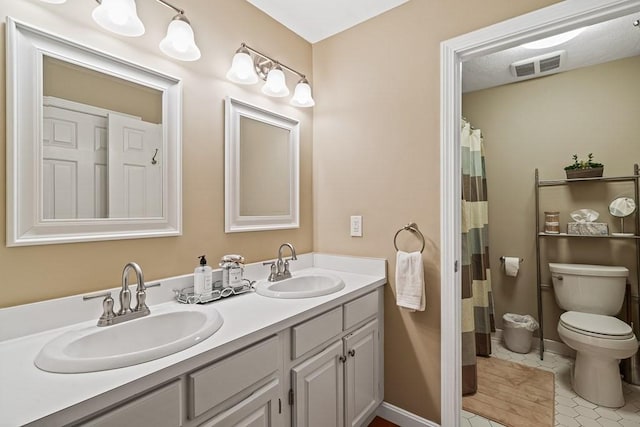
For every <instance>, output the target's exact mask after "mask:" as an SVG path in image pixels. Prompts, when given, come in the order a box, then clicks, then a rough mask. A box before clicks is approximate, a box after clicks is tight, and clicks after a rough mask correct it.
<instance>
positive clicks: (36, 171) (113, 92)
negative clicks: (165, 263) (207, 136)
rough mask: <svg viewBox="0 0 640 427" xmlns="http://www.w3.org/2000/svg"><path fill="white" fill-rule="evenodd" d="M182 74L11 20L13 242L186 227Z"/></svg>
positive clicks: (174, 231)
mask: <svg viewBox="0 0 640 427" xmlns="http://www.w3.org/2000/svg"><path fill="white" fill-rule="evenodd" d="M181 109H182V84H181V82H180V80H179V79H177V78H175V77H171V76H168V75H166V74H163V73H160V72H157V71H154V70H151V69H148V68H146V67H142V66H140V65H136V64H134V63H131V62H128V61H125V60H122V59H120V58H116V57H114V56H111V55H109V54H107V53H104V52H101V51H98V50H95V49H92V48H89V47H87V46H83V45H81V44H78V43H76V42H73V41H70V40H67V39H64V38H62V37H59V36H56V35H53V34H49V33H47V32H44V31H42V30H40V29H37V28H35V27H32V26H29V25H27V24H25V23H22V22H19V21H16V20H14V19H13V18H10V17H8V18H7V246H23V245H41V244H53V243H70V242H82V241H95V240H114V239H133V238H143V237H161V236H175V235H180V234H181V229H182V221H181V114H182V113H181Z"/></svg>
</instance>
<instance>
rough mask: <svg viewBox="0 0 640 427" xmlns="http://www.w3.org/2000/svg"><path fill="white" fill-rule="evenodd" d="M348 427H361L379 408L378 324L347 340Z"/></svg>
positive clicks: (365, 327)
mask: <svg viewBox="0 0 640 427" xmlns="http://www.w3.org/2000/svg"><path fill="white" fill-rule="evenodd" d="M344 343H345V354H346V356H347V362H346V370H345V393H346V396H345V397H346V399H345V405H346V425H347V426H348V427H351V426H359V425H361V424H362V422H363V421H364V420H365V418H366V417H367V416H368V415H369V414H370V413H371V411H372V410H373V409H374V408H375V407H376V406H377V405H378V399H379V395H380V394H379V377H380V371H379V364H378V357H379V348H378V321H377V320H374V321H372V322H370V323H367V324H366V325H365V326H363V327H362V328H360V329H358V330H357V331H355V332H354V333H353V334H351V335H348V336H346V337H345V338H344Z"/></svg>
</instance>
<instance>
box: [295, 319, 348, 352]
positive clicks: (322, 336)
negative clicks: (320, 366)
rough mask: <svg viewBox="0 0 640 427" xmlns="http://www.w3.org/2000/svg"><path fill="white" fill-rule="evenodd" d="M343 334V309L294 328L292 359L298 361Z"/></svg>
mask: <svg viewBox="0 0 640 427" xmlns="http://www.w3.org/2000/svg"><path fill="white" fill-rule="evenodd" d="M341 332H342V307H338V308H335V309H333V310H331V311H329V312H327V313H324V314H321V315H320V316H318V317H314V318H313V319H311V320H307V321H306V322H304V323H301V324H299V325H298V326H294V327H293V328H292V331H291V341H292V342H291V358H292V359H296V358H298V357H300V356H302V355H303V354H305V353H306V352H307V351H309V350H311V349H312V348H314V347H317V346H319V345H320V344H322V343H323V342H326V341H328V340H330V339H331V338H333V337H335V336H336V335H338V334H339V333H341Z"/></svg>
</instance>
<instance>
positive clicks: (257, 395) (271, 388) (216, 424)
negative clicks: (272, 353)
mask: <svg viewBox="0 0 640 427" xmlns="http://www.w3.org/2000/svg"><path fill="white" fill-rule="evenodd" d="M279 397H280V382H279V381H278V379H277V378H276V379H273V380H272V381H270V382H269V383H268V384H266V385H265V386H263V387H261V388H260V389H258V390H256V391H255V392H254V393H252V394H251V395H250V396H249V397H247V398H246V399H244V400H242V401H240V402H239V403H237V404H236V405H234V406H233V407H231V408H229V409H228V410H226V411H224V412H222V413H221V414H219V415H217V416H215V417H213V418H211V419H210V420H208V421H205V422H204V423H202V424H200V427H233V426H242V427H275V426H281V425H282V417H277V416H276V414H278V412H279V405H280V404H281V403H279Z"/></svg>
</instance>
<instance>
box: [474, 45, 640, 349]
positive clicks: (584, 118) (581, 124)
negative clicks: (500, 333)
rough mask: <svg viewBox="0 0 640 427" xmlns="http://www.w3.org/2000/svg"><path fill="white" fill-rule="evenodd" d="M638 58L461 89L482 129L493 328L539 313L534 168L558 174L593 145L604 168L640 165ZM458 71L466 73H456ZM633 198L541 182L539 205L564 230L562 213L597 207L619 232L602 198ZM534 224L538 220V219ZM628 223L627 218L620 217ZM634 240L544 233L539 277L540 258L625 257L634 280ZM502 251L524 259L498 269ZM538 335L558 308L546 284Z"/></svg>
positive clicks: (613, 186)
mask: <svg viewBox="0 0 640 427" xmlns="http://www.w3.org/2000/svg"><path fill="white" fill-rule="evenodd" d="M639 75H640V56H636V57H632V58H628V59H623V60H619V61H614V62H609V63H606V64H601V65H597V66H592V67H587V68H582V69H579V70H574V71H569V72H566V73H560V74H556V75H552V76H548V77H544V78H540V79H535V80H529V81H525V82H520V83H516V84H511V85H506V86H501V87H497V88H493V89H486V90H481V91H477V92H472V93H469V94H466V95H465V96H463V113H464V115H465V116H466V117H467V118H468V119H469V120H470V121H471V122H472V123H473V125H474V126H476V127H478V128H480V129H482V133H483V136H484V141H485V149H486V170H487V185H488V188H489V226H490V230H489V233H490V235H489V241H490V248H491V253H490V255H491V266H492V278H493V292H494V299H495V307H496V318H497V319H498V322H497V323H498V327H501V325H502V315H503V314H504V313H505V312H512V313H520V314H532V315H534V316H535V317H537V304H536V252H535V247H536V246H535V245H536V243H535V237H534V235H535V228H534V227H535V222H534V212H535V204H534V203H535V199H534V197H535V192H534V169H535V168H538V169H539V171H540V176H541V179H554V178H563V177H564V170H563V167H564V166H566V165H568V164H570V163H572V160H571V156H572V154H574V153H577V154H578V156H579V157H581V158H585V157H586V156H587V154H588V153H590V152H593V153H594V156H595V158H596V160H597V161H599V162H601V163H604V165H605V168H604V173H605V175H606V176H615V175H632V174H633V164H634V163H640V145H639V144H638V133H637V129H638V128H637V123H638V118H639V117H640V102H638V99H640V85H638V76H639ZM463 78H464V76H463ZM619 195H628V196H631V197H632V196H633V183H632V182H628V183H600V184H582V185H579V186H577V185H575V186H572V187H548V188H543V189H542V190H541V199H540V201H541V207H540V210H541V211H545V210H558V211H560V223H561V228H562V231H563V232H566V224H567V222H568V221H569V220H570V219H571V218H570V216H569V214H570V212H572V211H574V210H576V209H581V208H590V209H595V210H596V211H598V212H599V213H600V218H599V219H598V222H607V223H609V226H610V229H611V231H620V230H619V227H620V226H619V220H618V219H616V218H614V217H612V216H611V215H609V211H608V208H607V206H608V204H609V202H611V200H613V199H614V198H616V197H618V196H619ZM540 221H541V223H542V222H543V221H544V218H543V217H542V216H541V217H540ZM625 224H626V227H627V228H628V229H632V227H633V224H634V217H633V216H632V217H630V218H627V219H626V222H625ZM634 246H635V244H634V242H633V241H630V240H624V241H621V240H600V239H598V240H585V239H573V240H568V239H559V240H558V239H551V238H547V239H545V240H544V241H543V246H542V249H543V256H544V258H542V259H541V260H542V271H543V283H549V281H550V277H549V272H548V268H547V266H546V263H547V262H575V263H587V264H605V265H624V266H626V267H627V268H629V269H630V270H631V277H630V281H631V283H632V284H633V286H632V289H634V292H633V293H634V294H636V292H635V288H636V283H637V279H636V274H635V272H636V262H635V250H634ZM502 255H507V256H518V257H521V258H524V260H525V261H524V263H523V264H522V268H521V270H520V273H519V274H518V277H516V278H510V277H506V276H505V275H504V270H503V269H502V268H501V265H500V261H499V258H500V256H502ZM543 307H544V312H543V319H544V326H545V329H544V333H545V338H550V339H555V340H558V341H559V340H560V339H559V337H558V334H557V331H556V327H557V322H558V317H559V315H560V313H561V310H560V309H559V308H558V307H557V305H556V303H555V300H554V295H553V292H552V291H551V290H545V291H544V292H543Z"/></svg>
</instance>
